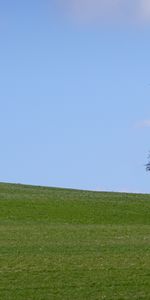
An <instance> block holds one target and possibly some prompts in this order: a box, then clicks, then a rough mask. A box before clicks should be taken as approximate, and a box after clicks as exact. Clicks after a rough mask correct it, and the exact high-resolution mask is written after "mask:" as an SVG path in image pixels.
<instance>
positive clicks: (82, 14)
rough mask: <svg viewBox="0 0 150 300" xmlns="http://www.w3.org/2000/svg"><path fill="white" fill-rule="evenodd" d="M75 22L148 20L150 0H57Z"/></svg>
mask: <svg viewBox="0 0 150 300" xmlns="http://www.w3.org/2000/svg"><path fill="white" fill-rule="evenodd" d="M57 1H59V4H60V5H61V7H62V8H63V10H64V12H65V13H67V14H68V15H69V16H70V17H71V18H72V19H74V20H75V21H76V22H81V23H93V22H107V23H108V22H113V23H114V22H119V21H120V22H124V23H137V22H138V23H139V22H141V23H145V22H150V0H57Z"/></svg>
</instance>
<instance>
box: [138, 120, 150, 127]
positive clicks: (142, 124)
mask: <svg viewBox="0 0 150 300" xmlns="http://www.w3.org/2000/svg"><path fill="white" fill-rule="evenodd" d="M146 127H150V120H143V121H141V122H138V123H137V124H136V128H146Z"/></svg>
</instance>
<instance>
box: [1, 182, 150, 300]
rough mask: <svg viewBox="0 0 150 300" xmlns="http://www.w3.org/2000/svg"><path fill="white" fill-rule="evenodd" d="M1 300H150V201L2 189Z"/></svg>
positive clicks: (17, 187) (36, 189)
mask: <svg viewBox="0 0 150 300" xmlns="http://www.w3.org/2000/svg"><path fill="white" fill-rule="evenodd" d="M0 299H3V300H9V299H10V300H30V299H31V300H33V299H35V300H49V299H54V300H55V299H68V300H69V299H70V300H73V299H81V300H82V299H93V300H95V299H110V300H111V299H112V300H114V299H120V300H121V299H128V300H130V299H146V300H149V299H150V196H148V195H133V194H119V193H118V194H117V193H98V192H85V191H75V190H64V189H55V188H43V187H32V186H23V185H8V184H0Z"/></svg>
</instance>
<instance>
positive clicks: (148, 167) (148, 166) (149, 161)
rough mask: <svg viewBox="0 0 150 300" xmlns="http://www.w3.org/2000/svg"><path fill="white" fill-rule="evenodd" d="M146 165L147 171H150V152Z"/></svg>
mask: <svg viewBox="0 0 150 300" xmlns="http://www.w3.org/2000/svg"><path fill="white" fill-rule="evenodd" d="M145 166H146V171H147V172H149V171H150V153H149V155H148V163H147V164H146V165H145Z"/></svg>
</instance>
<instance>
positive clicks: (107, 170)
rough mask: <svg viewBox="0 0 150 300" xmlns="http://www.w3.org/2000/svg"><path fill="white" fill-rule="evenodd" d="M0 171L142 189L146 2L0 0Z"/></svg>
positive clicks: (147, 181) (148, 39)
mask: <svg viewBox="0 0 150 300" xmlns="http://www.w3.org/2000/svg"><path fill="white" fill-rule="evenodd" d="M0 44H1V47H0V53H1V55H0V108H1V109H0V130H1V132H0V133H1V135H0V136H1V172H0V181H2V182H15V183H26V184H36V185H46V186H57V187H69V188H81V189H91V190H99V191H101V190H107V191H125V192H140V193H141V192H142V193H150V173H146V171H145V163H146V162H147V155H148V151H149V150H150V141H149V135H150V2H149V1H148V0H133V2H131V1H129V0H126V1H124V0H116V1H112V0H107V1H106V0H105V1H104V0H93V1H92V0H80V1H79V0H76V1H75V0H70V1H69V0H51V1H49V0H42V1H41V0H36V1H35V0H32V1H29V0H27V1H19V0H18V1H17V0H14V1H10V0H5V1H4V0H2V1H0Z"/></svg>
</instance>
